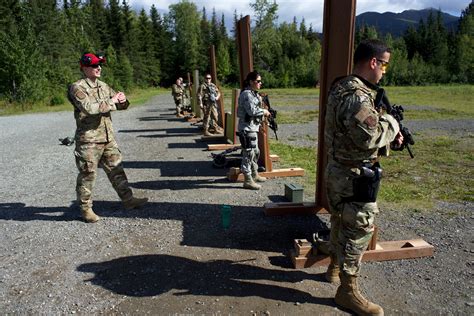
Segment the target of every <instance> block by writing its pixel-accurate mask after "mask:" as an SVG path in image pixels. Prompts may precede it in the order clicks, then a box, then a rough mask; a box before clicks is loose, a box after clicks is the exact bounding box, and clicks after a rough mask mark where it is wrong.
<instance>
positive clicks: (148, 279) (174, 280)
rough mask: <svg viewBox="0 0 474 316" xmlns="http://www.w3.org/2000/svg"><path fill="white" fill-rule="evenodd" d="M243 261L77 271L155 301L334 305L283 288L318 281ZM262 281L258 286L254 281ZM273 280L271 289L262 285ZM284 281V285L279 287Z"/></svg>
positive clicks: (149, 261) (131, 261)
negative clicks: (196, 298)
mask: <svg viewBox="0 0 474 316" xmlns="http://www.w3.org/2000/svg"><path fill="white" fill-rule="evenodd" d="M252 260H253V259H246V260H245V259H244V260H241V261H235V262H234V261H230V260H212V261H206V262H200V261H195V260H191V259H187V258H182V257H177V256H171V255H164V254H158V255H142V256H131V257H122V258H118V259H114V260H111V261H106V262H100V263H86V264H82V265H80V266H79V267H78V268H77V270H78V271H80V272H85V273H94V274H95V275H94V277H93V278H91V279H89V280H87V281H90V282H91V283H92V284H94V285H98V286H101V287H103V288H105V289H107V290H109V291H112V292H114V293H117V294H120V295H127V296H133V297H149V296H156V295H160V294H163V293H166V292H169V291H171V290H177V291H178V292H177V293H174V294H173V295H175V296H184V295H201V296H214V297H215V296H232V297H251V296H255V297H261V298H265V299H271V300H276V301H284V302H289V303H295V302H305V303H312V304H318V305H327V306H335V305H334V302H333V299H332V298H321V297H315V296H312V295H311V294H309V293H306V292H303V291H300V290H297V289H292V288H290V287H285V283H296V282H300V281H303V280H311V279H314V275H313V274H310V273H306V272H304V271H298V270H293V271H285V270H278V269H265V268H261V267H257V266H252V265H247V264H245V262H249V261H252ZM254 280H258V281H259V283H257V282H253V281H254ZM265 281H270V282H272V283H273V284H262V282H265ZM275 282H281V283H282V284H281V285H275V284H274V283H275Z"/></svg>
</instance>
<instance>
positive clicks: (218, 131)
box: [214, 125, 224, 134]
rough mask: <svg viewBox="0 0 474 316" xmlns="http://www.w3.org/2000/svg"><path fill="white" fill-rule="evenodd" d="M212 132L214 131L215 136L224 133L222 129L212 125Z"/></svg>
mask: <svg viewBox="0 0 474 316" xmlns="http://www.w3.org/2000/svg"><path fill="white" fill-rule="evenodd" d="M214 130H215V131H216V134H222V133H224V129H223V128H222V127H220V126H219V125H214Z"/></svg>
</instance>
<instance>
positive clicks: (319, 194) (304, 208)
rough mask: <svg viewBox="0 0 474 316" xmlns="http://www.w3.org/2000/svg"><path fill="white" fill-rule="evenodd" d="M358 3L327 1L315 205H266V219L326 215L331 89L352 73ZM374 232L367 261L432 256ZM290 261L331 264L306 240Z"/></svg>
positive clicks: (421, 246) (418, 242)
mask: <svg viewBox="0 0 474 316" xmlns="http://www.w3.org/2000/svg"><path fill="white" fill-rule="evenodd" d="M355 3H356V0H348V1H330V0H325V1H324V20H323V36H324V38H323V42H322V44H323V47H322V57H321V78H320V79H321V81H320V83H321V85H320V96H319V130H318V156H317V175H316V192H315V200H316V202H315V203H289V202H286V203H267V204H265V205H264V208H265V214H267V215H289V214H298V215H301V214H327V213H328V212H327V209H328V207H327V206H328V201H327V197H326V185H325V182H324V176H325V174H324V173H325V171H326V170H325V169H326V164H327V157H326V155H327V148H326V146H325V143H324V127H325V116H326V104H327V98H328V92H329V89H330V86H331V84H332V82H333V81H334V79H335V78H338V77H342V76H347V75H349V74H350V73H351V71H352V55H353V52H352V50H353V43H354V22H355V12H356V6H355ZM377 231H378V230H377V229H376V230H375V231H374V234H373V236H372V240H371V242H370V244H369V247H368V250H367V251H366V252H365V253H364V256H363V258H362V260H364V261H383V260H396V259H409V258H419V257H426V256H432V255H433V251H434V247H433V246H432V245H430V244H428V243H427V242H425V241H424V240H422V239H413V240H399V241H381V242H377V235H378V234H377ZM291 259H292V261H293V264H294V266H295V268H307V267H311V266H314V265H327V264H329V261H330V259H329V257H328V255H326V254H318V253H317V252H314V249H313V247H312V244H311V243H310V242H308V241H307V240H306V239H296V240H295V243H294V250H293V251H291Z"/></svg>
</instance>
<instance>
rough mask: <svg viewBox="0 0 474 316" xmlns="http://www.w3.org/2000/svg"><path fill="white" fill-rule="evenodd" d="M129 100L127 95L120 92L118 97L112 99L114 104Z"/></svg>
mask: <svg viewBox="0 0 474 316" xmlns="http://www.w3.org/2000/svg"><path fill="white" fill-rule="evenodd" d="M126 100H127V97H126V96H125V93H123V92H118V93H117V94H116V95H114V96H113V97H112V102H114V103H124V102H125V101H126Z"/></svg>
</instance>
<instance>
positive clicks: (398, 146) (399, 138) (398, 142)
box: [393, 132, 404, 148]
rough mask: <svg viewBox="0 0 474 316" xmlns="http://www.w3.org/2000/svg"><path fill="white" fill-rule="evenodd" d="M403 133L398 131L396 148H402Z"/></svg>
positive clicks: (395, 141) (395, 142)
mask: <svg viewBox="0 0 474 316" xmlns="http://www.w3.org/2000/svg"><path fill="white" fill-rule="evenodd" d="M403 139H404V138H403V134H402V133H401V132H398V134H397V136H395V140H394V141H393V143H394V144H395V146H396V148H400V146H402V144H403Z"/></svg>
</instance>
